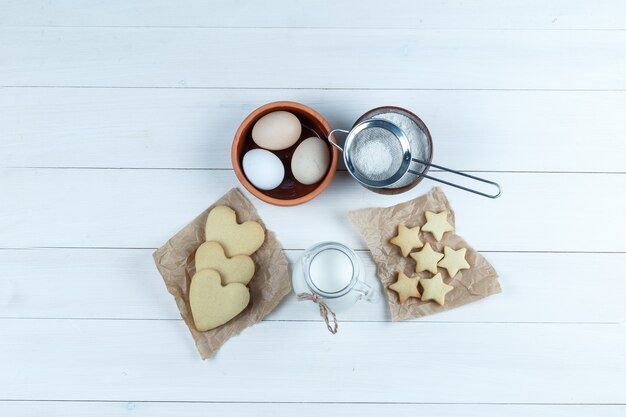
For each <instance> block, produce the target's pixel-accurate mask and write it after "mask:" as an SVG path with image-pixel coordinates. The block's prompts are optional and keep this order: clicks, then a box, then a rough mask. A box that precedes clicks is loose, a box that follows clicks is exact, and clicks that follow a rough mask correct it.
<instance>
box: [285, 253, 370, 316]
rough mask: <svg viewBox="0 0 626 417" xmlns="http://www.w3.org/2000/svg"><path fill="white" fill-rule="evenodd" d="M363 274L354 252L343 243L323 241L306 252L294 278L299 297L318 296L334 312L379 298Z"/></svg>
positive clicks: (295, 268) (362, 268) (361, 265)
mask: <svg viewBox="0 0 626 417" xmlns="http://www.w3.org/2000/svg"><path fill="white" fill-rule="evenodd" d="M363 275H364V267H363V263H362V262H361V259H359V257H358V256H357V255H356V253H354V251H352V250H351V249H350V248H348V247H347V246H345V245H342V244H341V243H337V242H322V243H318V244H317V245H315V246H312V247H310V248H309V249H307V250H306V251H305V252H304V254H303V255H302V258H300V259H299V260H298V262H296V264H295V265H294V268H293V274H292V278H291V279H292V284H293V290H294V292H295V293H296V294H301V293H312V294H315V295H317V296H318V297H322V298H323V299H324V301H325V302H326V304H328V306H329V307H331V308H332V309H333V310H342V309H344V308H347V307H349V306H351V305H352V304H354V303H355V302H357V301H358V300H361V299H363V300H367V301H374V300H375V299H376V292H375V291H374V289H373V288H372V287H371V286H369V285H367V284H366V283H365V282H363Z"/></svg>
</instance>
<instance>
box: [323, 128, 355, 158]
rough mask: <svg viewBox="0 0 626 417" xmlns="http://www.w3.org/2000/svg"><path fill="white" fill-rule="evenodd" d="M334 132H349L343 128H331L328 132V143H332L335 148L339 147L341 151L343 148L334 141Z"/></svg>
mask: <svg viewBox="0 0 626 417" xmlns="http://www.w3.org/2000/svg"><path fill="white" fill-rule="evenodd" d="M335 132H341V133H350V131H349V130H344V129H333V130H331V131H330V132H328V141H329V142H330V144H331V145H333V146H334V147H335V148H337V149H339V150H340V151H341V152H343V148H342V147H341V146H339V144H338V143H337V142H335V140H334V139H333V134H334V133H335Z"/></svg>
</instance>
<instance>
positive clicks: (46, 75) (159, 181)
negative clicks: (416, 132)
mask: <svg viewBox="0 0 626 417" xmlns="http://www.w3.org/2000/svg"><path fill="white" fill-rule="evenodd" d="M0 86H1V87H0V166H1V171H0V172H1V174H0V415H2V416H34V415H45V416H64V417H65V416H86V415H90V416H92V415H93V416H112V415H129V416H131V415H132V416H165V415H171V416H182V415H185V416H195V415H197V416H201V415H203V416H204V415H262V416H270V415H271V416H293V415H297V416H320V415H327V414H337V415H362V416H378V415H389V414H392V413H393V414H394V415H459V416H526V415H538V416H561V415H568V416H572V415H576V416H579V415H580V416H583V415H584V416H624V415H626V354H625V352H626V328H625V326H624V318H625V312H626V301H625V296H626V239H625V238H624V231H625V230H626V216H625V213H626V197H625V192H626V160H625V158H626V122H625V120H626V119H625V115H624V112H625V110H626V5H625V4H624V2H622V1H620V0H606V1H597V2H595V1H594V2H592V1H569V0H553V1H544V0H530V1H518V2H516V1H512V0H506V1H504V0H485V1H474V2H470V1H462V0H456V1H430V2H426V1H411V0H404V1H393V0H390V1H386V2H379V1H371V0H368V1H345V2H341V3H339V2H335V1H332V0H324V1H319V2H311V1H294V0H280V1H274V2H272V3H261V2H253V1H245V2H244V1H238V2H235V1H227V0H222V1H215V2H203V1H200V0H184V1H183V0H179V1H173V2H171V3H169V4H168V2H153V1H149V0H132V1H130V0H111V1H108V2H98V1H95V0H94V1H78V0H56V1H53V2H49V1H45V0H28V1H26V0H0ZM274 100H293V101H299V102H302V103H305V104H308V105H310V106H312V107H314V108H315V109H317V110H319V111H320V112H321V113H322V114H323V115H324V116H325V117H326V118H327V119H328V120H329V121H330V123H331V124H332V125H333V126H336V127H346V126H350V125H351V124H352V122H353V121H354V120H355V119H356V118H357V117H358V116H359V115H360V114H362V113H364V112H365V111H367V110H368V109H370V108H373V107H376V106H379V105H385V104H392V105H399V106H403V107H406V108H409V109H412V110H413V111H414V112H416V113H417V114H418V115H420V116H421V117H422V118H423V119H424V120H425V121H426V123H427V124H428V126H429V128H430V130H431V132H432V134H433V137H434V141H435V161H436V162H438V163H440V164H443V165H449V166H451V167H456V168H460V169H463V170H467V171H475V172H478V173H480V174H482V175H484V176H487V177H490V178H493V179H495V180H497V181H498V182H500V183H501V184H502V186H503V189H504V193H503V195H502V197H501V198H500V199H498V200H495V201H489V200H486V199H482V198H479V197H476V196H473V195H469V194H464V193H462V192H459V191H456V190H454V189H450V188H445V191H446V193H447V194H448V196H449V198H450V200H451V203H452V205H453V207H454V208H455V210H456V212H457V230H458V232H459V233H460V234H461V235H463V236H464V237H465V238H466V239H467V240H468V241H469V242H470V243H471V244H472V245H474V246H475V247H476V248H477V249H479V250H480V251H481V252H482V253H483V254H484V256H485V257H487V258H488V259H489V260H490V261H491V262H492V263H493V265H494V266H495V267H496V269H497V270H498V271H499V273H500V275H501V283H502V286H503V293H502V294H500V295H496V296H493V297H489V298H487V299H485V300H482V301H480V302H477V303H474V304H471V305H468V306H465V307H463V308H459V309H456V310H453V311H449V312H446V313H442V314H438V315H433V316H429V317H427V318H425V319H422V320H415V321H411V322H403V323H397V324H395V323H394V324H392V323H390V322H389V318H388V314H387V313H386V310H385V307H384V305H383V304H377V305H366V304H363V305H358V306H356V307H355V308H354V309H353V310H351V311H349V312H348V313H346V314H344V315H342V316H341V317H340V319H341V325H340V326H341V328H340V333H339V334H337V335H336V336H332V335H330V334H329V333H328V332H327V331H326V329H325V327H324V326H323V325H322V323H320V318H319V316H318V315H317V313H316V312H315V310H314V309H310V308H306V307H305V306H304V305H302V304H298V303H297V302H296V301H295V300H294V298H293V297H289V298H288V299H286V300H285V301H284V302H283V304H282V305H281V306H280V307H279V308H278V309H277V310H276V311H275V312H274V313H273V314H271V315H270V316H269V317H268V318H267V320H266V321H265V322H263V323H261V324H260V325H258V326H255V327H253V328H251V329H249V330H246V331H245V332H244V333H243V334H242V335H241V336H239V337H236V338H234V339H232V340H231V341H229V342H228V343H227V344H226V345H225V346H224V347H223V348H222V350H221V351H220V352H219V353H218V354H217V356H216V357H215V358H214V359H212V360H208V361H205V362H202V361H201V360H200V359H199V356H198V354H197V352H196V350H195V347H194V345H193V342H192V340H191V337H190V336H189V334H188V332H187V329H186V328H185V326H184V324H183V322H182V321H181V320H180V317H179V314H178V311H177V309H176V307H175V305H174V302H173V300H172V298H171V296H170V295H169V294H168V293H167V292H166V290H165V288H164V285H163V282H162V280H161V277H160V276H159V275H158V273H157V271H156V269H155V267H154V265H153V262H152V259H151V253H152V251H153V250H154V248H156V247H158V246H160V245H161V244H162V243H163V242H164V241H165V240H166V239H167V238H168V237H169V236H171V235H172V234H173V233H175V232H176V231H177V230H178V229H179V228H181V227H182V226H183V225H185V224H186V223H187V222H188V221H189V220H191V219H192V218H194V217H195V216H196V215H197V214H198V213H199V212H201V211H202V210H203V209H205V208H206V207H207V206H208V205H210V204H211V203H212V202H213V201H214V200H215V199H216V198H217V197H219V196H220V195H222V194H223V193H224V192H226V191H227V190H228V189H230V188H231V187H233V186H237V181H236V179H235V176H234V175H233V172H232V170H231V166H230V159H229V152H230V142H231V139H232V136H233V133H234V131H235V130H236V128H237V126H238V125H239V123H240V122H241V120H242V119H243V118H244V117H245V116H246V115H247V114H248V113H249V112H250V111H252V110H253V109H254V108H256V107H258V106H260V105H262V104H264V103H266V102H270V101H274ZM431 185H433V183H427V182H424V183H422V184H421V185H420V186H419V187H418V188H417V189H416V190H415V191H414V192H411V193H408V194H405V195H399V196H394V197H386V196H379V195H375V194H373V193H369V192H367V191H366V190H364V189H363V188H361V187H359V186H358V185H357V184H356V183H355V182H354V181H352V180H351V179H350V177H349V176H348V175H347V173H346V172H345V171H341V172H338V174H337V176H336V179H335V180H334V182H333V183H332V185H331V186H330V187H329V188H328V189H327V191H326V192H325V193H323V194H322V195H321V196H320V197H319V198H317V199H315V200H314V201H312V202H310V203H308V204H306V205H303V206H300V207H295V208H279V207H274V206H270V205H267V204H264V203H262V202H260V201H258V200H253V203H254V204H255V205H256V207H257V208H258V210H259V212H260V214H261V216H262V217H263V219H264V220H265V221H266V223H267V225H268V227H269V228H271V229H273V230H275V231H276V232H277V234H278V237H279V239H280V240H281V241H282V243H283V246H284V247H285V248H286V252H287V255H288V257H289V258H290V259H291V260H292V261H293V260H295V259H296V258H297V257H298V256H299V254H300V253H301V251H302V250H303V249H304V248H306V247H307V246H309V245H311V244H313V243H315V242H318V241H321V240H337V241H341V242H344V243H346V244H348V245H350V246H352V247H354V248H356V249H360V250H361V252H360V255H361V256H362V257H363V258H364V259H365V261H366V262H367V265H368V270H369V275H370V279H371V280H374V276H373V275H374V271H373V266H372V264H371V261H370V260H369V254H368V252H367V251H366V250H364V249H365V248H364V243H363V242H362V241H361V240H360V238H359V236H358V235H357V233H356V232H355V230H353V229H352V228H351V226H350V225H349V224H348V222H347V221H346V212H347V211H348V210H350V209H354V208H359V207H367V206H386V205H391V204H395V203H398V202H401V201H404V200H407V199H409V198H412V197H414V196H416V195H418V194H421V193H423V192H426V191H427V190H428V189H429V187H430V186H431ZM247 195H249V194H247ZM396 413H397V414H396Z"/></svg>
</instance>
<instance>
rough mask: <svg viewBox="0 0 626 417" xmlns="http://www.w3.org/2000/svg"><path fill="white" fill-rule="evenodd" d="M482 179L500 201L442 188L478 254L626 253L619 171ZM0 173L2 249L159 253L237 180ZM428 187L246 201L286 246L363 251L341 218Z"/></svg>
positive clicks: (164, 174)
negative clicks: (294, 201) (498, 192)
mask: <svg viewBox="0 0 626 417" xmlns="http://www.w3.org/2000/svg"><path fill="white" fill-rule="evenodd" d="M438 174H439V175H442V174H441V173H438ZM483 175H484V176H486V177H489V178H492V179H494V180H495V181H498V182H499V183H500V184H502V186H503V189H504V191H503V194H502V196H501V197H500V198H499V199H497V200H488V199H485V198H482V197H478V196H475V195H473V194H469V193H466V192H463V191H459V190H456V189H453V188H451V187H446V188H445V192H446V194H447V195H448V196H449V199H450V201H451V204H452V207H453V208H454V209H455V210H456V211H457V231H458V232H459V234H460V235H462V236H464V237H465V238H466V239H467V241H468V242H470V243H471V244H472V245H473V246H474V247H475V248H476V249H478V250H483V251H591V252H604V251H607V252H626V246H625V243H624V239H623V238H622V236H621V231H622V230H625V229H626V224H625V222H626V218H625V217H624V216H621V215H619V213H624V212H626V200H625V199H619V198H615V192H617V190H623V189H625V188H626V175H621V174H594V175H586V174H541V173H536V174H519V173H517V174H516V173H488V174H483ZM0 176H2V178H3V184H2V188H0V192H1V193H2V194H1V195H0V199H1V200H2V202H3V204H2V205H0V247H4V248H13V247H49V246H53V247H59V246H60V247H132V248H154V247H158V246H160V245H161V244H163V243H164V242H165V241H166V240H167V239H168V238H169V237H170V236H172V235H173V234H174V233H175V232H176V231H177V230H179V229H180V228H181V227H183V226H184V225H186V224H187V223H188V222H189V221H190V220H192V219H193V218H194V217H195V216H196V215H197V214H198V213H200V212H202V211H203V210H204V209H206V207H208V206H209V205H210V204H211V203H212V202H213V201H215V200H216V199H217V198H218V197H219V196H221V195H222V194H224V193H225V192H227V191H228V190H229V189H230V188H231V187H235V186H237V184H238V183H237V180H236V178H235V176H234V175H233V173H232V171H228V170H225V171H184V170H182V171H180V170H178V171H172V170H84V169H79V170H73V169H69V170H68V169H4V170H2V171H0ZM443 177H444V178H447V179H449V180H452V178H450V177H449V176H443ZM433 184H434V183H433V182H432V181H425V182H423V183H422V184H420V185H419V186H418V187H417V188H416V189H414V190H413V191H412V192H410V193H407V194H404V195H402V194H400V195H396V196H382V195H378V194H375V193H372V192H370V191H368V190H366V189H365V188H362V187H360V186H359V185H358V184H357V183H356V182H355V181H354V180H353V179H352V178H351V177H350V176H349V175H348V174H347V173H345V172H340V173H338V174H337V175H336V177H335V180H334V181H333V183H332V184H331V186H330V187H329V188H328V189H327V190H326V191H325V192H324V193H322V194H321V195H320V196H319V197H318V198H316V199H314V200H312V201H311V202H309V203H307V204H304V205H302V206H298V207H291V208H284V207H276V206H271V205H268V204H265V203H263V202H261V201H259V200H256V199H254V200H253V202H254V205H255V206H256V207H257V208H258V211H259V213H260V215H261V217H262V218H263V219H264V220H265V222H266V223H267V226H268V227H269V228H270V229H273V230H275V231H276V232H277V235H278V238H279V239H280V240H281V242H282V244H283V247H285V248H286V249H305V248H306V247H308V246H310V245H312V244H314V243H317V242H320V241H324V240H337V241H341V242H344V243H345V244H347V245H349V246H351V247H353V248H356V249H365V247H364V246H365V245H364V243H363V242H362V241H361V239H360V237H359V235H358V234H357V232H356V231H355V230H354V228H353V227H352V226H351V224H350V223H349V222H348V221H346V214H347V212H348V211H349V210H354V209H357V208H361V207H377V206H389V205H392V204H396V203H400V202H402V201H406V200H408V199H410V198H413V197H415V196H418V195H420V194H422V193H424V192H426V191H428V190H429V189H430V187H432V186H433ZM250 198H252V197H250ZM311 219H316V221H314V222H313V221H310V220H311Z"/></svg>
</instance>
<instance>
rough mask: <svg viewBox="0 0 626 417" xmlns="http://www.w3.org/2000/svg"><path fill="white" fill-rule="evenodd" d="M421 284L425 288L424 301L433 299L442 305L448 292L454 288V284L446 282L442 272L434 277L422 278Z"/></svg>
mask: <svg viewBox="0 0 626 417" xmlns="http://www.w3.org/2000/svg"><path fill="white" fill-rule="evenodd" d="M420 284H422V288H424V294H422V301H429V300H433V301H436V302H437V304H439V305H440V306H442V305H443V304H444V303H445V301H446V294H447V293H449V292H450V291H452V290H453V289H454V287H453V286H452V285H448V284H444V282H443V278H441V274H437V275H435V276H434V277H432V278H422V279H420Z"/></svg>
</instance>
